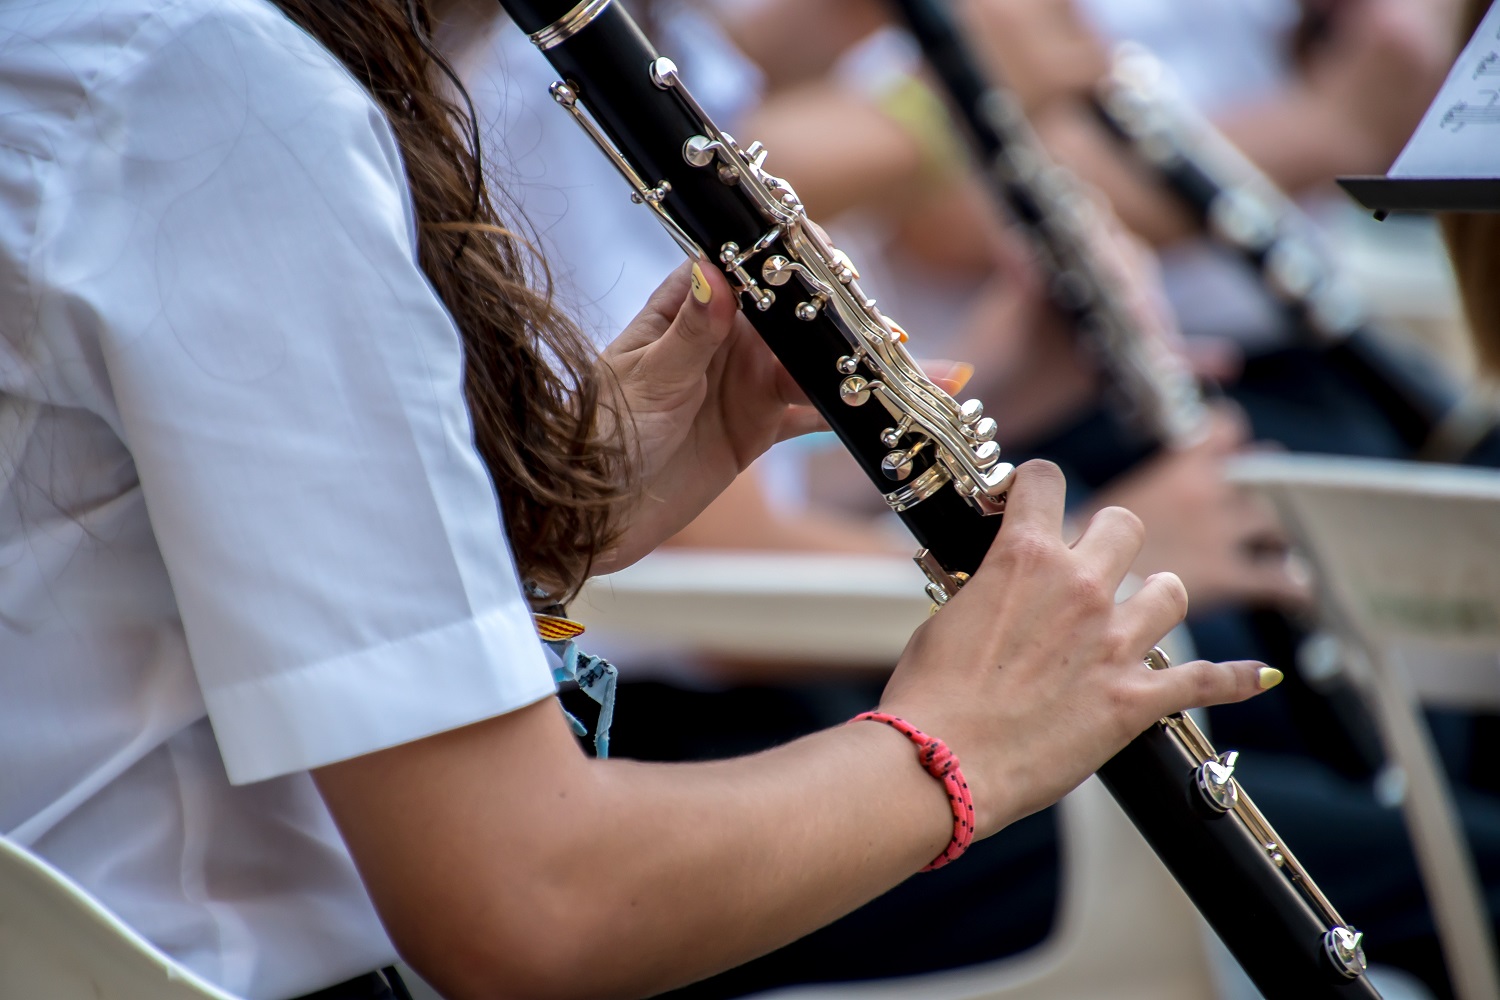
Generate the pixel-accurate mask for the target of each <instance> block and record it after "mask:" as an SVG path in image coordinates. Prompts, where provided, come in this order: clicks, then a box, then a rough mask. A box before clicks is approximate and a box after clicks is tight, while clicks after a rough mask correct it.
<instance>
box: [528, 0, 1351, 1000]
mask: <svg viewBox="0 0 1500 1000" xmlns="http://www.w3.org/2000/svg"><path fill="white" fill-rule="evenodd" d="M502 3H503V6H504V7H505V8H506V10H507V11H508V12H509V13H510V15H511V17H512V18H513V19H514V20H515V22H516V23H517V24H518V25H519V26H520V27H521V29H522V30H524V31H526V32H527V33H528V34H529V35H530V36H531V39H532V41H533V42H535V43H536V45H537V46H538V47H539V48H540V49H542V51H543V52H544V53H545V54H546V55H547V58H548V59H549V60H550V61H551V62H552V65H553V67H554V68H556V70H557V71H558V73H559V74H560V75H561V77H562V79H561V80H559V81H558V82H557V83H555V84H553V86H552V96H553V98H554V99H555V100H556V101H557V103H558V104H560V105H561V106H562V107H563V108H564V109H566V110H567V111H568V112H569V113H571V114H572V116H573V117H574V119H575V120H576V121H577V122H578V124H579V125H580V126H581V127H583V128H584V130H585V131H586V132H587V133H588V134H589V135H590V136H591V137H592V138H593V139H594V141H595V142H596V143H597V144H598V145H599V148H600V149H601V151H603V153H604V154H605V155H606V156H607V157H608V158H609V159H610V160H611V161H612V162H613V163H614V165H615V167H616V168H617V169H618V170H619V171H620V173H621V174H622V175H623V176H624V177H625V178H626V180H627V181H628V183H629V186H630V189H631V191H630V196H631V198H632V200H634V201H636V202H638V203H640V204H644V205H645V206H647V207H648V208H649V209H650V210H651V211H652V212H653V213H654V214H655V215H656V216H657V218H658V220H659V221H661V222H662V224H663V225H665V226H666V228H667V231H668V232H669V233H670V234H671V235H672V237H673V238H674V239H675V240H676V241H677V242H678V244H679V245H681V246H682V248H683V250H684V251H685V252H687V253H688V254H689V255H691V256H693V257H695V258H698V259H701V260H703V261H705V262H708V261H713V262H717V264H718V266H719V267H721V268H722V269H723V271H724V273H725V274H726V275H727V276H728V278H729V281H730V284H731V286H732V287H734V288H735V290H736V292H737V293H738V295H739V296H740V298H741V301H742V303H743V304H744V305H745V307H746V309H745V311H746V314H747V316H748V317H749V319H750V321H751V322H752V323H753V324H754V325H755V327H756V329H757V330H758V331H759V333H760V335H761V336H762V337H763V338H764V339H765V341H766V343H767V344H768V345H770V347H771V349H772V350H773V351H774V352H775V353H776V356H777V357H778V358H779V359H780V360H781V362H782V364H784V365H785V366H786V368H787V370H788V371H789V372H790V373H791V374H792V375H793V377H794V378H795V379H796V380H797V382H798V384H799V385H800V386H801V387H802V389H803V390H804V391H805V392H806V393H807V395H808V397H809V399H811V400H812V402H813V404H814V405H815V406H816V407H817V408H818V409H819V411H820V412H822V414H823V415H824V416H825V417H826V418H827V419H828V422H829V424H830V426H831V427H832V428H833V430H834V431H835V432H836V433H837V434H838V436H839V438H840V439H841V440H842V441H843V443H844V445H845V446H846V447H847V448H848V449H849V451H850V452H851V454H853V455H854V457H855V459H856V460H857V461H858V462H859V464H860V466H861V467H862V468H863V469H864V470H865V472H866V474H867V475H868V476H869V477H870V479H871V480H872V482H874V483H875V484H876V487H877V488H878V489H879V490H880V492H881V493H882V495H883V496H884V497H885V501H886V503H887V504H888V505H889V506H890V508H891V510H893V511H895V512H896V513H897V514H898V515H899V516H900V517H901V519H902V520H903V522H904V523H905V524H906V526H907V527H908V529H910V531H911V532H912V534H913V535H915V536H916V538H917V540H918V542H919V544H920V545H921V546H922V547H921V548H920V549H919V550H918V552H917V556H916V561H917V564H918V565H919V566H920V567H921V568H922V570H923V572H924V573H925V574H926V576H927V579H928V584H927V594H928V596H930V597H931V598H932V599H933V601H934V602H936V603H938V604H942V603H944V602H946V601H948V600H949V599H950V598H951V597H952V595H953V594H955V593H956V592H957V591H958V589H959V588H960V587H961V586H962V585H963V583H964V581H965V580H967V579H968V578H969V575H970V574H972V573H973V572H974V571H975V570H976V569H977V568H978V566H979V564H980V562H981V561H982V560H983V558H984V555H985V553H986V552H987V551H988V550H989V547H990V544H991V543H992V542H993V541H994V539H995V536H996V534H997V532H998V531H999V530H1000V522H1001V515H1002V513H1003V512H1004V509H1005V499H1006V491H1007V490H1008V488H1009V487H1010V484H1011V481H1012V478H1013V475H1014V471H1015V470H1014V468H1013V467H1012V466H1010V465H1009V464H1007V463H1005V462H1002V461H1001V460H1000V448H999V446H998V445H997V444H996V443H995V441H994V440H993V439H994V434H995V424H994V421H993V420H991V419H990V418H988V417H985V416H984V410H983V406H982V405H981V404H980V403H979V402H978V401H977V400H970V401H968V402H966V403H963V404H960V403H958V402H957V401H956V400H954V399H953V398H952V397H951V396H949V395H948V394H947V393H945V392H944V391H943V390H942V389H940V388H939V387H938V386H937V385H935V384H934V383H933V382H932V381H931V380H930V379H928V378H927V377H926V376H925V375H924V374H923V373H922V370H921V369H920V367H918V365H917V364H916V362H915V361H914V360H913V359H912V356H911V354H910V353H909V352H908V351H907V349H906V347H905V341H906V334H905V333H904V332H903V331H901V330H900V329H899V328H898V327H896V326H895V325H894V324H893V323H891V322H890V320H889V319H887V318H886V317H885V316H884V315H883V314H882V313H881V312H880V311H879V310H878V309H877V308H876V304H875V300H874V299H872V298H870V297H869V296H868V295H866V294H865V292H864V290H863V289H862V288H861V287H860V284H859V276H858V272H857V270H856V268H855V267H854V264H853V263H852V262H851V261H850V260H849V258H848V257H847V256H846V255H845V254H843V253H842V252H841V251H839V250H838V249H837V248H835V247H834V246H832V245H831V244H830V243H829V242H828V241H827V239H826V238H825V237H824V236H823V235H822V234H821V232H820V230H818V229H817V228H816V227H814V226H812V225H811V224H810V223H809V220H808V218H807V215H806V213H805V212H804V210H803V208H802V204H801V202H800V201H799V200H798V198H797V195H796V193H795V192H794V191H793V190H792V188H791V187H790V186H789V185H788V184H787V183H786V182H785V181H783V180H781V179H779V178H777V177H775V176H773V175H771V174H770V173H768V172H767V171H766V169H765V161H766V150H765V149H764V148H763V147H762V146H761V145H760V144H759V143H751V144H750V145H748V146H744V147H742V146H741V145H740V144H739V143H738V142H736V141H735V140H734V139H733V138H732V137H731V136H729V135H728V134H726V133H725V132H723V131H721V130H720V129H719V128H718V127H717V126H715V125H714V123H713V122H712V121H711V120H710V119H709V117H708V115H707V114H705V113H704V111H703V109H702V107H700V106H699V104H698V102H697V101H696V100H695V99H694V98H693V96H692V94H691V93H690V92H689V91H688V89H687V87H686V86H685V85H684V84H683V81H682V79H681V77H680V75H679V73H678V71H677V67H676V66H674V65H673V64H672V62H671V60H668V59H664V58H661V57H659V56H658V55H657V53H656V51H655V50H654V49H653V48H652V46H651V43H650V42H649V41H648V40H647V39H646V37H645V35H643V34H642V33H641V31H640V29H639V28H638V27H637V26H636V24H635V22H634V21H633V20H631V18H630V16H629V15H628V14H627V13H626V12H625V10H624V9H623V8H622V7H621V6H620V5H619V4H617V3H615V2H614V0H583V2H579V3H577V4H576V6H572V5H570V3H569V0H502ZM1147 664H1148V665H1149V666H1152V667H1155V668H1158V669H1161V668H1165V667H1166V666H1167V664H1166V663H1165V662H1163V661H1162V660H1161V659H1159V658H1158V657H1157V656H1156V654H1155V652H1154V651H1153V653H1152V654H1150V655H1148V656H1147ZM1234 758H1235V755H1234V754H1223V755H1220V754H1217V753H1215V751H1214V749H1213V748H1212V747H1211V746H1210V745H1209V744H1208V742H1207V740H1206V739H1205V738H1204V737H1203V734H1202V733H1201V732H1200V731H1199V730H1198V728H1197V727H1196V726H1195V725H1194V724H1193V723H1192V721H1191V720H1190V719H1188V718H1187V717H1186V716H1173V717H1171V718H1167V719H1163V720H1161V721H1160V722H1159V723H1157V724H1155V725H1153V726H1152V727H1151V728H1150V729H1148V730H1147V731H1146V732H1145V733H1143V734H1142V735H1140V736H1139V737H1137V738H1136V739H1135V740H1134V741H1133V742H1132V743H1131V744H1130V745H1129V746H1127V747H1126V748H1125V749H1124V750H1122V751H1121V752H1120V753H1119V754H1118V755H1116V756H1115V757H1114V758H1113V759H1112V760H1110V761H1109V762H1108V763H1106V764H1105V765H1104V767H1103V768H1101V769H1100V775H1101V777H1103V778H1104V780H1105V783H1106V784H1107V785H1108V786H1109V787H1110V790H1111V791H1112V792H1113V793H1114V795H1115V797H1116V798H1117V799H1118V800H1119V802H1120V803H1121V805H1122V806H1123V807H1124V809H1125V811H1126V812H1127V813H1128V814H1129V815H1130V816H1131V818H1132V820H1134V822H1135V824H1136V826H1137V827H1138V828H1139V829H1140V830H1141V831H1142V833H1143V834H1145V836H1146V839H1147V840H1148V841H1149V842H1150V843H1151V845H1152V846H1153V848H1155V849H1156V851H1157V853H1158V854H1159V855H1160V856H1161V858H1162V859H1163V861H1164V862H1165V863H1166V864H1167V867H1168V868H1169V869H1171V871H1172V872H1173V874H1174V875H1175V876H1176V877H1177V879H1178V881H1179V882H1180V883H1181V884H1182V886H1183V888H1184V889H1185V890H1186V891H1187V893H1188V895H1189V896H1190V897H1191V898H1192V899H1193V900H1194V901H1195V902H1196V903H1197V905H1198V908H1199V909H1200V910H1201V911H1202V912H1203V914H1204V915H1205V917H1207V919H1208V921H1209V923H1210V924H1211V925H1212V926H1213V927H1214V928H1215V930H1217V931H1218V932H1219V935H1220V936H1221V937H1222V938H1223V939H1224V941H1225V942H1226V943H1227V944H1228V945H1229V947H1230V949H1231V951H1233V952H1234V954H1235V955H1236V957H1237V958H1238V959H1239V960H1240V962H1241V963H1242V964H1243V965H1244V967H1245V969H1246V971H1247V972H1249V974H1250V976H1251V978H1252V979H1253V980H1254V981H1255V982H1256V984H1257V985H1258V986H1259V987H1260V989H1261V990H1262V991H1263V992H1264V993H1265V994H1266V995H1267V996H1269V997H1276V998H1280V997H1291V996H1297V997H1310V998H1315V997H1321V996H1328V997H1347V996H1363V997H1377V996H1378V994H1377V993H1376V992H1375V990H1374V988H1373V987H1371V986H1370V985H1369V981H1368V978H1367V977H1366V976H1365V975H1364V968H1365V958H1364V951H1363V947H1362V936H1361V935H1360V933H1359V932H1358V931H1356V930H1354V929H1353V928H1351V927H1348V926H1347V925H1345V924H1344V922H1343V921H1342V920H1341V919H1340V918H1339V916H1338V913H1337V912H1336V911H1335V910H1334V908H1333V906H1332V904H1330V903H1329V902H1328V900H1327V899H1326V898H1325V897H1324V895H1323V894H1322V892H1321V891H1319V889H1318V888H1317V886H1316V885H1315V884H1314V883H1313V882H1312V880H1311V879H1310V878H1309V877H1308V876H1307V873H1306V872H1305V871H1304V870H1303V868H1302V866H1301V865H1300V864H1298V862H1297V860H1296V858H1295V857H1293V855H1292V854H1291V852H1290V851H1289V850H1287V849H1286V847H1285V845H1283V844H1281V842H1280V838H1278V837H1277V836H1276V834H1275V832H1274V831H1273V830H1272V829H1271V827H1270V825H1269V824H1268V823H1266V821H1265V818H1264V817H1263V816H1262V815H1261V814H1260V812H1259V811H1258V810H1256V809H1255V807H1254V805H1252V804H1251V803H1250V800H1249V798H1248V797H1247V796H1246V795H1245V794H1244V793H1243V792H1242V791H1241V790H1240V788H1239V786H1238V784H1237V782H1236V781H1235V780H1234V778H1233V770H1234Z"/></svg>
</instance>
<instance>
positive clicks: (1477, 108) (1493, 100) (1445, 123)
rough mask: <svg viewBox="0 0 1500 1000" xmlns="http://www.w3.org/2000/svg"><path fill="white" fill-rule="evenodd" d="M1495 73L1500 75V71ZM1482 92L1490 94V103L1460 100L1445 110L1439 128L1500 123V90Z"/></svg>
mask: <svg viewBox="0 0 1500 1000" xmlns="http://www.w3.org/2000/svg"><path fill="white" fill-rule="evenodd" d="M1495 75H1496V76H1500V73H1497V74H1495ZM1481 93H1483V94H1488V95H1489V99H1490V100H1489V103H1488V104H1478V105H1476V104H1470V103H1469V102H1468V101H1459V102H1458V103H1457V104H1455V105H1453V107H1451V108H1449V109H1448V110H1447V111H1445V112H1443V117H1442V118H1441V119H1439V120H1438V128H1445V129H1448V130H1449V131H1452V132H1457V131H1459V130H1461V129H1462V128H1464V127H1465V126H1467V125H1500V90H1486V91H1481ZM1497 167H1500V164H1497Z"/></svg>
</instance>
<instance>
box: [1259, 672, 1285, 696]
mask: <svg viewBox="0 0 1500 1000" xmlns="http://www.w3.org/2000/svg"><path fill="white" fill-rule="evenodd" d="M1284 677H1285V675H1284V674H1283V673H1282V672H1281V671H1280V670H1277V669H1276V668H1275V667H1261V668H1260V689H1261V690H1262V691H1269V690H1271V689H1272V688H1273V687H1275V686H1276V685H1278V684H1280V683H1281V682H1282V680H1283V678H1284Z"/></svg>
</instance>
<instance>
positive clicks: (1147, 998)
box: [573, 550, 1217, 1000]
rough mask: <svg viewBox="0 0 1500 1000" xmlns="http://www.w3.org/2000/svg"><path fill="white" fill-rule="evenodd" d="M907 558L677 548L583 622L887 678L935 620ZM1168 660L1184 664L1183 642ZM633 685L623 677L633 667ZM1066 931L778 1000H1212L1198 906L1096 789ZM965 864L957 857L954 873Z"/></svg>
mask: <svg viewBox="0 0 1500 1000" xmlns="http://www.w3.org/2000/svg"><path fill="white" fill-rule="evenodd" d="M924 582H925V580H924V578H923V576H922V574H921V572H920V571H918V570H917V568H916V567H915V566H914V565H912V563H911V562H910V561H909V560H906V559H901V558H894V557H881V556H821V555H818V556H810V555H787V554H782V553H743V552H736V553H728V552H703V551H696V550H680V551H665V552H658V553H655V554H653V555H651V556H649V557H648V558H647V559H645V560H643V561H642V562H641V563H639V564H637V565H636V566H633V567H631V568H630V569H627V570H625V571H623V572H621V573H618V574H615V575H614V576H611V577H604V578H602V579H600V580H597V581H594V582H592V583H591V584H589V586H588V587H587V588H585V590H584V593H583V594H582V595H581V596H580V598H579V601H578V602H577V603H576V604H575V605H574V608H573V612H574V614H575V615H576V617H578V618H580V619H581V620H583V621H585V622H586V623H587V624H588V625H589V627H590V629H591V630H592V629H594V628H595V627H598V628H600V629H601V630H602V631H605V632H607V633H609V635H610V637H611V638H619V639H622V640H624V641H625V642H627V643H630V644H632V645H634V644H638V643H644V642H648V641H649V642H651V643H653V644H654V645H655V646H656V648H657V649H669V648H675V649H677V650H679V651H691V652H695V653H698V654H712V655H719V656H736V657H741V656H753V657H761V658H767V659H775V660H784V661H789V662H800V663H804V664H809V665H817V666H823V667H826V666H834V667H869V666H872V665H883V666H885V667H889V666H891V665H892V664H894V663H895V662H896V659H897V658H898V657H899V656H900V654H901V650H902V649H903V648H904V646H905V645H906V640H907V638H908V637H909V636H910V634H911V632H912V630H913V629H914V628H916V627H917V626H918V625H920V624H921V623H922V622H923V621H924V620H925V619H926V617H927V613H928V608H929V602H928V600H927V598H926V597H925V596H923V593H922V585H923V583H924ZM1169 640H1171V641H1169V642H1167V643H1165V645H1166V646H1167V647H1168V649H1167V651H1168V653H1169V654H1170V655H1172V656H1173V657H1174V659H1187V658H1190V653H1189V652H1188V650H1187V649H1185V648H1184V647H1183V646H1182V645H1181V636H1180V635H1177V634H1174V636H1173V637H1169ZM625 670H626V672H627V674H628V671H629V667H628V665H626V666H625ZM1061 831H1062V852H1063V855H1062V861H1063V865H1062V871H1063V894H1062V899H1061V900H1060V903H1059V910H1058V926H1057V927H1056V928H1055V930H1054V932H1053V934H1052V935H1051V937H1050V938H1049V939H1048V940H1047V941H1046V942H1045V943H1044V944H1043V945H1041V946H1040V947H1038V948H1036V949H1033V950H1032V951H1031V952H1029V953H1026V954H1024V955H1021V956H1017V957H1015V958H1009V959H1004V960H1001V961H998V962H993V963H988V964H985V965H979V966H972V967H970V968H966V969H961V970H957V971H953V972H945V973H939V974H935V975H927V976H921V977H917V978H912V979H895V980H881V981H875V982H868V983H852V984H835V985H823V986H806V987H797V988H794V989H788V990H781V991H777V992H775V993H772V994H765V996H766V997H767V998H768V1000H769V998H770V997H773V996H774V997H776V998H777V1000H803V998H806V1000H813V998H819V1000H834V998H846V997H847V998H861V1000H864V998H868V1000H882V998H892V1000H894V998H896V997H901V998H910V997H922V998H924V1000H928V998H930V1000H1043V998H1068V1000H1090V998H1097V1000H1105V998H1108V1000H1137V998H1139V1000H1208V998H1211V997H1213V996H1215V995H1216V993H1217V989H1216V986H1215V979H1214V975H1213V969H1212V967H1211V961H1210V958H1209V952H1208V949H1207V947H1206V941H1207V938H1206V937H1205V934H1206V930H1205V928H1204V926H1203V924H1202V922H1201V920H1200V919H1199V917H1198V915H1197V911H1196V910H1195V909H1194V908H1193V905H1192V903H1191V902H1190V901H1189V900H1188V899H1187V897H1186V896H1185V895H1184V894H1183V892H1182V890H1181V889H1179V888H1178V886H1177V883H1176V881H1175V880H1173V878H1172V876H1171V875H1170V874H1169V873H1168V872H1167V870H1166V869H1165V868H1164V867H1163V866H1162V864H1161V862H1160V861H1158V860H1157V858H1156V856H1155V855H1154V854H1153V853H1152V852H1151V850H1150V848H1149V847H1147V846H1146V843H1145V841H1143V840H1142V839H1141V837H1140V835H1139V834H1138V833H1136V831H1135V828H1134V827H1133V826H1131V824H1130V821H1129V820H1128V819H1127V818H1126V817H1125V814H1124V813H1123V812H1121V811H1120V808H1119V807H1118V806H1117V805H1115V802H1114V800H1113V799H1112V798H1111V797H1110V795H1109V793H1108V792H1107V791H1105V789H1104V787H1103V786H1102V785H1101V784H1099V781H1098V779H1096V778H1090V779H1089V780H1088V781H1087V782H1085V783H1084V784H1083V786H1082V787H1080V788H1079V789H1078V790H1077V791H1075V792H1074V793H1073V794H1071V795H1069V796H1068V797H1067V798H1065V799H1064V800H1063V803H1062V819H1061ZM961 863H962V862H960V864H961Z"/></svg>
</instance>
